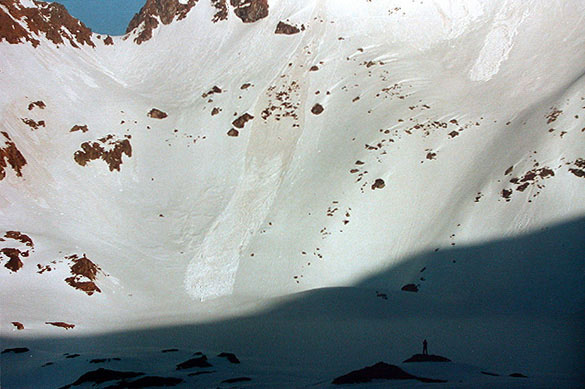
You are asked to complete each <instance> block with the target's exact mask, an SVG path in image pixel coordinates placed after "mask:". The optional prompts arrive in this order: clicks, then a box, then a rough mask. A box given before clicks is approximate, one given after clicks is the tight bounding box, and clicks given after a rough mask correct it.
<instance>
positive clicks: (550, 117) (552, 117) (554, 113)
mask: <svg viewBox="0 0 585 389" xmlns="http://www.w3.org/2000/svg"><path fill="white" fill-rule="evenodd" d="M562 113H563V111H561V110H560V109H558V108H555V107H553V108H551V111H550V112H549V113H548V114H547V115H546V116H545V118H546V119H547V120H546V124H550V123H552V122H554V121H556V120H557V119H558V117H559V115H560V114H562Z"/></svg>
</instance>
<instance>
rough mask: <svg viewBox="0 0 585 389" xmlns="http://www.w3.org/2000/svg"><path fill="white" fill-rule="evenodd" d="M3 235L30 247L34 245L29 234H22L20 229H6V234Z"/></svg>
mask: <svg viewBox="0 0 585 389" xmlns="http://www.w3.org/2000/svg"><path fill="white" fill-rule="evenodd" d="M4 237H5V238H8V239H14V240H16V241H18V242H20V243H22V244H24V245H25V246H28V247H30V248H33V247H34V243H33V240H32V239H31V238H30V236H28V235H26V234H23V233H22V232H20V231H7V232H6V234H4Z"/></svg>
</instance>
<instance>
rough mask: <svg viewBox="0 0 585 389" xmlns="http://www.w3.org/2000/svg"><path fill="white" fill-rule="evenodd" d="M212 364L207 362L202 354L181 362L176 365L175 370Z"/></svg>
mask: <svg viewBox="0 0 585 389" xmlns="http://www.w3.org/2000/svg"><path fill="white" fill-rule="evenodd" d="M211 366H212V365H211V364H210V363H209V362H207V357H206V356H205V355H202V356H200V357H197V358H191V359H189V360H187V361H185V362H181V363H179V364H178V365H177V370H185V369H191V368H194V367H211Z"/></svg>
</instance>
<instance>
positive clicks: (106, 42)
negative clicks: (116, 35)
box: [104, 35, 114, 46]
mask: <svg viewBox="0 0 585 389" xmlns="http://www.w3.org/2000/svg"><path fill="white" fill-rule="evenodd" d="M113 44H114V40H113V39H112V37H111V36H109V35H108V37H107V38H106V39H104V45H106V46H111V45H113Z"/></svg>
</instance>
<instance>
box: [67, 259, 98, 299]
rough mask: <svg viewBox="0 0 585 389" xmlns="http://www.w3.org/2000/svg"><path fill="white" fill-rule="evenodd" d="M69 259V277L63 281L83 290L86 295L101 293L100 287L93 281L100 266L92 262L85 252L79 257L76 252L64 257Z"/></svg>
mask: <svg viewBox="0 0 585 389" xmlns="http://www.w3.org/2000/svg"><path fill="white" fill-rule="evenodd" d="M65 259H69V260H71V262H72V263H73V264H72V265H71V274H72V276H71V277H68V278H66V279H65V282H66V283H67V284H69V285H70V286H71V287H73V288H75V289H78V290H81V291H82V292H85V293H86V294H87V295H88V296H91V295H92V294H94V293H96V292H97V293H101V289H100V288H99V287H98V286H97V285H96V283H95V281H96V278H97V275H98V273H99V272H100V271H101V269H100V267H99V266H98V265H96V264H95V263H93V262H92V261H91V260H90V259H89V258H87V257H86V256H85V254H84V255H83V256H82V257H81V258H80V257H79V256H77V255H76V254H74V255H71V256H69V257H66V258H65Z"/></svg>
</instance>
